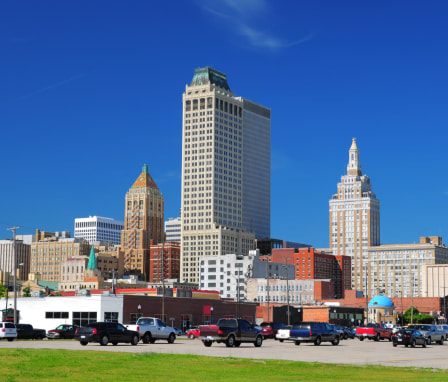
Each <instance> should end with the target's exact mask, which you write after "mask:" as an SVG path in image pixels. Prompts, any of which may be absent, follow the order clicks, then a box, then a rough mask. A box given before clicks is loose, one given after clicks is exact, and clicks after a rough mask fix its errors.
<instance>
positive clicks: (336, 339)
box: [331, 336, 339, 345]
mask: <svg viewBox="0 0 448 382" xmlns="http://www.w3.org/2000/svg"><path fill="white" fill-rule="evenodd" d="M331 344H332V345H339V337H338V336H336V338H335V339H334V340H333V341H331Z"/></svg>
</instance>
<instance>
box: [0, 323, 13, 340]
mask: <svg viewBox="0 0 448 382" xmlns="http://www.w3.org/2000/svg"><path fill="white" fill-rule="evenodd" d="M5 338H6V339H7V340H8V341H13V340H14V338H17V329H16V326H15V325H14V324H13V323H12V322H0V340H3V339H5Z"/></svg>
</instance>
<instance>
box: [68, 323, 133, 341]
mask: <svg viewBox="0 0 448 382" xmlns="http://www.w3.org/2000/svg"><path fill="white" fill-rule="evenodd" d="M74 338H75V340H77V341H79V342H80V344H81V345H83V346H85V345H87V344H88V343H89V342H98V343H99V344H100V345H101V346H106V345H107V344H108V343H109V342H110V343H112V345H117V344H118V343H119V342H125V343H130V344H132V345H137V344H138V341H139V340H140V337H139V335H138V332H136V331H134V330H128V329H126V328H125V327H124V326H123V325H121V324H119V323H117V322H91V323H90V324H87V325H86V326H83V327H80V328H78V329H76V333H75V337H74Z"/></svg>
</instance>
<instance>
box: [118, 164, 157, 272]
mask: <svg viewBox="0 0 448 382" xmlns="http://www.w3.org/2000/svg"><path fill="white" fill-rule="evenodd" d="M163 223H164V199H163V195H162V193H161V192H160V190H159V188H158V187H157V185H156V183H155V182H154V180H153V179H152V178H151V175H149V172H148V166H147V165H146V164H145V165H144V166H143V170H142V173H141V174H140V176H139V177H138V178H137V180H136V181H135V182H134V184H133V185H132V187H131V188H130V189H129V191H128V193H127V194H126V202H125V217H124V230H123V231H122V232H121V246H122V253H121V256H122V257H123V262H124V271H125V273H128V274H138V275H140V276H141V278H143V279H144V280H149V255H150V251H149V247H150V242H151V240H154V243H161V242H162V241H163V240H164V232H163Z"/></svg>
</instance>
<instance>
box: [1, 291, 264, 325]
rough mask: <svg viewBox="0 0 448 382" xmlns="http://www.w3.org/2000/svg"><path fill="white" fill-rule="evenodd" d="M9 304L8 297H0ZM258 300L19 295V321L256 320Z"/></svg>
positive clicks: (194, 322)
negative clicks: (26, 296) (141, 317)
mask: <svg viewBox="0 0 448 382" xmlns="http://www.w3.org/2000/svg"><path fill="white" fill-rule="evenodd" d="M0 304H3V305H2V306H4V304H5V299H4V298H2V299H1V300H0ZM256 307H257V304H256V303H248V302H244V303H243V302H240V303H239V304H237V303H236V302H234V301H226V300H211V299H195V298H176V297H165V298H162V297H159V296H157V297H155V296H139V295H132V296H131V295H119V294H117V295H115V294H110V293H106V294H93V293H92V294H90V295H84V296H81V295H77V296H69V297H62V296H59V297H57V296H52V297H28V298H24V297H21V298H18V299H17V310H18V318H19V320H18V321H19V323H27V324H32V325H33V326H35V327H39V328H42V329H45V330H51V329H54V328H55V327H57V326H58V325H61V324H74V325H78V326H82V325H86V324H88V323H89V322H94V321H114V322H120V323H123V324H130V323H132V322H135V321H136V319H137V318H138V317H139V316H150V317H158V318H161V319H162V320H163V321H165V322H166V323H167V324H169V325H171V326H175V327H178V328H181V329H183V330H185V329H187V328H189V327H191V326H196V325H201V324H207V323H211V322H216V320H217V319H219V318H222V317H237V316H239V317H242V318H245V319H247V320H248V321H250V322H255V314H256Z"/></svg>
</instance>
